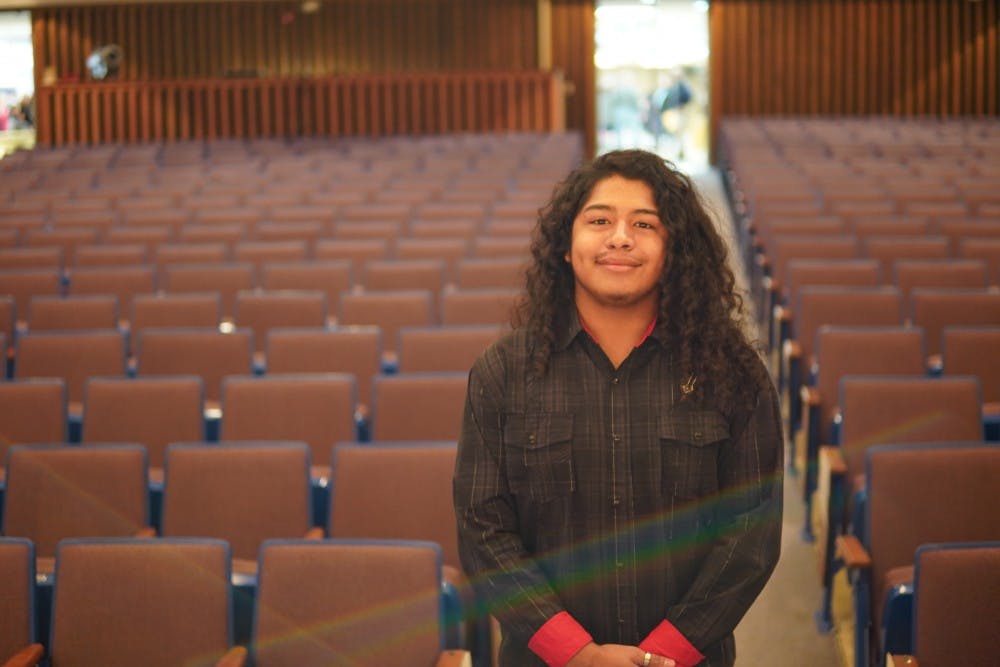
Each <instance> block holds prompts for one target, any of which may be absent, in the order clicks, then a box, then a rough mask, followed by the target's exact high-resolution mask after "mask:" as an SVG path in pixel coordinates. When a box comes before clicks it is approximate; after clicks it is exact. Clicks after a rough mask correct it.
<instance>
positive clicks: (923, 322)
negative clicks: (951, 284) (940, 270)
mask: <svg viewBox="0 0 1000 667" xmlns="http://www.w3.org/2000/svg"><path fill="white" fill-rule="evenodd" d="M909 316H910V320H911V321H912V322H913V324H914V325H916V326H919V327H922V328H923V329H924V331H925V332H926V334H927V354H928V356H929V360H928V362H929V364H930V365H940V363H939V362H940V357H939V355H940V354H941V334H942V331H943V330H944V328H945V327H948V326H997V325H1000V291H996V290H990V289H980V290H974V289H960V288H955V289H945V288H940V289H934V288H917V289H914V290H913V292H912V293H911V294H910V312H909Z"/></svg>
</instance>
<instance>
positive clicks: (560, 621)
mask: <svg viewBox="0 0 1000 667" xmlns="http://www.w3.org/2000/svg"><path fill="white" fill-rule="evenodd" d="M592 641H594V638H593V637H591V636H590V633H589V632H587V631H586V630H584V629H583V626H582V625H580V624H579V623H577V622H576V619H575V618H573V617H572V616H570V615H569V612H566V611H561V612H559V613H558V614H556V615H555V616H553V617H552V618H550V619H549V620H547V621H545V624H544V625H543V626H542V627H540V628H538V631H537V632H536V633H535V634H534V635H532V637H531V639H530V640H529V641H528V648H530V649H531V650H532V652H534V654H535V655H537V656H538V657H539V658H541V659H542V660H544V661H545V664H547V665H549V667H564V666H565V665H566V663H567V662H569V660H570V658H572V657H573V656H574V655H576V654H577V653H579V652H580V649H582V648H583V647H584V646H586V645H587V644H589V643H590V642H592Z"/></svg>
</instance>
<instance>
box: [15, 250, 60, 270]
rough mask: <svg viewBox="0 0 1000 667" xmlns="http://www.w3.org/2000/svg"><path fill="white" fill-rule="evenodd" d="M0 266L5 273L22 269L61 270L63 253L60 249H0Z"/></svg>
mask: <svg viewBox="0 0 1000 667" xmlns="http://www.w3.org/2000/svg"><path fill="white" fill-rule="evenodd" d="M0 266H2V267H3V268H4V270H5V271H16V270H24V269H35V270H43V269H53V270H57V271H58V270H61V269H62V268H63V252H62V249H60V248H27V247H24V246H21V247H18V248H0Z"/></svg>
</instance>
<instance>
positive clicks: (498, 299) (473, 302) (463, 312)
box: [441, 288, 521, 326]
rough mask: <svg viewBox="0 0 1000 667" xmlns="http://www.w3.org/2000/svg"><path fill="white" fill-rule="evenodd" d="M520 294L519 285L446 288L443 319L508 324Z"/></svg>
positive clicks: (453, 321)
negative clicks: (511, 286) (517, 286)
mask: <svg viewBox="0 0 1000 667" xmlns="http://www.w3.org/2000/svg"><path fill="white" fill-rule="evenodd" d="M520 294H521V292H520V290H519V289H515V288H506V289H505V288H472V289H462V288H456V289H447V288H446V289H445V290H443V291H442V292H441V323H442V324H447V325H453V324H491V325H494V326H504V325H507V324H509V323H510V321H511V312H512V310H513V308H514V304H515V303H516V302H517V299H518V297H519V296H520Z"/></svg>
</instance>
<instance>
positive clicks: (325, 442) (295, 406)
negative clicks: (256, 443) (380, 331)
mask: <svg viewBox="0 0 1000 667" xmlns="http://www.w3.org/2000/svg"><path fill="white" fill-rule="evenodd" d="M356 393H357V390H356V385H355V381H354V377H353V376H351V375H348V374H346V373H303V374H300V375H277V374H268V375H267V376H265V377H250V378H246V377H229V378H226V379H225V380H224V381H223V383H222V428H221V431H220V440H222V441H250V440H294V441H300V442H304V443H306V444H307V445H308V446H309V449H310V452H311V454H310V458H311V459H312V464H313V465H314V466H315V470H314V471H313V476H314V477H326V476H327V475H328V473H329V470H328V466H329V464H330V461H329V452H330V446H331V445H332V444H333V443H334V442H338V441H341V440H354V439H355V438H356V430H355V422H354V408H355V404H356V401H357V399H356Z"/></svg>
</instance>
